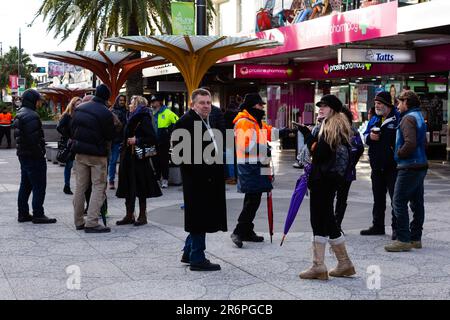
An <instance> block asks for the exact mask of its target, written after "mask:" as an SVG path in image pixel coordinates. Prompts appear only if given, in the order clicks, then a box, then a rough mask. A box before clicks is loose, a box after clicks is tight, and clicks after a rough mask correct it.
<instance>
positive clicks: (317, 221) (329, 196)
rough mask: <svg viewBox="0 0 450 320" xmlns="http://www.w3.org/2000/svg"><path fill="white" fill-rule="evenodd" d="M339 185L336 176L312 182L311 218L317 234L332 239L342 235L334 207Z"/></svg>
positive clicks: (314, 231)
mask: <svg viewBox="0 0 450 320" xmlns="http://www.w3.org/2000/svg"><path fill="white" fill-rule="evenodd" d="M337 186H338V182H337V180H336V179H334V178H321V179H318V180H315V181H312V182H311V183H310V213H311V216H310V219H311V227H312V229H313V233H314V235H315V236H321V237H330V239H337V238H339V237H340V236H341V232H340V230H339V228H338V226H337V224H336V218H335V217H334V209H333V205H334V195H335V194H336V190H337Z"/></svg>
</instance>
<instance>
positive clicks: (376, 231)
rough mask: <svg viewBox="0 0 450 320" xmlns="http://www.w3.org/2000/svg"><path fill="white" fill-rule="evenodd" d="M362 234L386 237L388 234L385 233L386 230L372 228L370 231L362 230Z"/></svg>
mask: <svg viewBox="0 0 450 320" xmlns="http://www.w3.org/2000/svg"><path fill="white" fill-rule="evenodd" d="M360 234H361V235H362V236H382V235H385V234H386V233H385V232H384V228H383V229H381V228H377V227H374V226H371V227H370V228H369V229H366V230H361V232H360Z"/></svg>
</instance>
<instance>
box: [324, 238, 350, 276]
mask: <svg viewBox="0 0 450 320" xmlns="http://www.w3.org/2000/svg"><path fill="white" fill-rule="evenodd" d="M329 242H330V246H331V250H332V251H333V252H334V254H335V255H336V259H337V261H338V264H337V266H336V268H334V269H333V270H331V271H330V273H329V275H330V276H332V277H349V276H352V275H354V274H356V271H355V267H354V266H353V263H352V261H351V260H350V258H349V257H348V254H347V249H346V248H345V238H344V236H343V235H341V236H340V237H339V238H337V239H330V240H329Z"/></svg>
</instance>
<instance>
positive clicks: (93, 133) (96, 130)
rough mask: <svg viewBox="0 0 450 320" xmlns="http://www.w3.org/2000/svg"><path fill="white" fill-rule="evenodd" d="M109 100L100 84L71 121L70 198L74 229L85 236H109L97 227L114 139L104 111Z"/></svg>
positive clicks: (107, 116) (100, 227)
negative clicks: (72, 171)
mask: <svg viewBox="0 0 450 320" xmlns="http://www.w3.org/2000/svg"><path fill="white" fill-rule="evenodd" d="M110 96H111V92H110V90H109V88H108V87H107V86H106V85H104V84H101V85H99V86H98V87H97V89H96V91H95V97H94V98H93V99H92V101H90V102H87V103H83V104H81V105H79V106H78V108H76V109H75V113H74V115H73V121H72V128H71V131H72V137H73V146H72V151H73V152H74V153H75V154H76V156H75V164H76V180H77V184H76V190H75V195H74V198H73V206H74V215H75V226H76V229H77V230H83V229H84V231H85V232H87V233H100V232H110V231H111V230H110V229H109V228H105V227H102V226H100V225H99V223H98V215H99V212H100V208H101V206H102V205H103V202H104V201H105V197H106V195H105V191H106V172H107V170H106V168H107V165H108V160H107V158H108V153H109V149H110V147H111V140H112V139H113V138H114V121H113V115H112V113H111V111H109V110H108V108H107V107H106V104H107V101H108V99H109V98H110ZM91 182H92V194H91V199H90V201H89V209H88V216H87V221H86V223H85V222H84V202H85V195H84V193H85V192H86V190H87V189H88V187H89V184H90V183H91Z"/></svg>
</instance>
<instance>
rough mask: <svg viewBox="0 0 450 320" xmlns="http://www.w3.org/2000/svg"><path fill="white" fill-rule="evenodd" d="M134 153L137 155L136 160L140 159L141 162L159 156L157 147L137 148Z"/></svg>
mask: <svg viewBox="0 0 450 320" xmlns="http://www.w3.org/2000/svg"><path fill="white" fill-rule="evenodd" d="M134 153H135V154H136V158H138V159H139V160H143V159H146V158H150V157H153V156H156V154H157V152H156V146H150V147H143V148H140V147H138V146H135V147H134Z"/></svg>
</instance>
